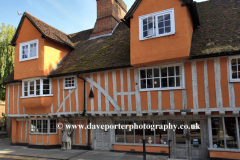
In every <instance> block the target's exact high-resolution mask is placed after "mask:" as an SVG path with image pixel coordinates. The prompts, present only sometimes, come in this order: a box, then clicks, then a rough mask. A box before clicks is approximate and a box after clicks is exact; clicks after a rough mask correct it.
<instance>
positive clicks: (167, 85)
mask: <svg viewBox="0 0 240 160" xmlns="http://www.w3.org/2000/svg"><path fill="white" fill-rule="evenodd" d="M139 76H140V91H146V90H167V89H181V88H183V87H184V67H183V64H177V65H169V66H162V67H153V68H142V69H139Z"/></svg>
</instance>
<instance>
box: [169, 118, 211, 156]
mask: <svg viewBox="0 0 240 160" xmlns="http://www.w3.org/2000/svg"><path fill="white" fill-rule="evenodd" d="M175 125H177V129H176V131H175V133H174V134H173V135H174V138H173V152H174V154H173V156H174V158H179V159H191V160H204V159H205V157H206V154H207V153H206V145H205V144H203V143H204V142H205V140H204V137H205V136H203V133H204V132H203V130H204V129H203V128H202V126H203V121H202V120H176V121H175Z"/></svg>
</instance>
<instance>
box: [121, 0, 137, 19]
mask: <svg viewBox="0 0 240 160" xmlns="http://www.w3.org/2000/svg"><path fill="white" fill-rule="evenodd" d="M141 2H142V0H136V1H135V2H134V4H133V5H132V7H131V8H130V9H129V11H128V12H127V13H126V15H125V16H124V18H123V19H125V20H126V21H130V19H131V18H133V13H134V12H135V11H136V9H137V8H138V6H139V4H140V3H141Z"/></svg>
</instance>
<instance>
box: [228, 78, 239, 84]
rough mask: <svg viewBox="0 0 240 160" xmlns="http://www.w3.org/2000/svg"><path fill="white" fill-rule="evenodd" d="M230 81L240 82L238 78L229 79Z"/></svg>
mask: <svg viewBox="0 0 240 160" xmlns="http://www.w3.org/2000/svg"><path fill="white" fill-rule="evenodd" d="M230 82H231V83H234V82H240V79H231V80H230Z"/></svg>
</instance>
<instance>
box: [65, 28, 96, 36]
mask: <svg viewBox="0 0 240 160" xmlns="http://www.w3.org/2000/svg"><path fill="white" fill-rule="evenodd" d="M93 29H94V28H91V29H85V30H82V31H79V32H74V33H70V34H67V35H68V36H70V35H73V34H77V33H80V32H85V31H89V30H93Z"/></svg>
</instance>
